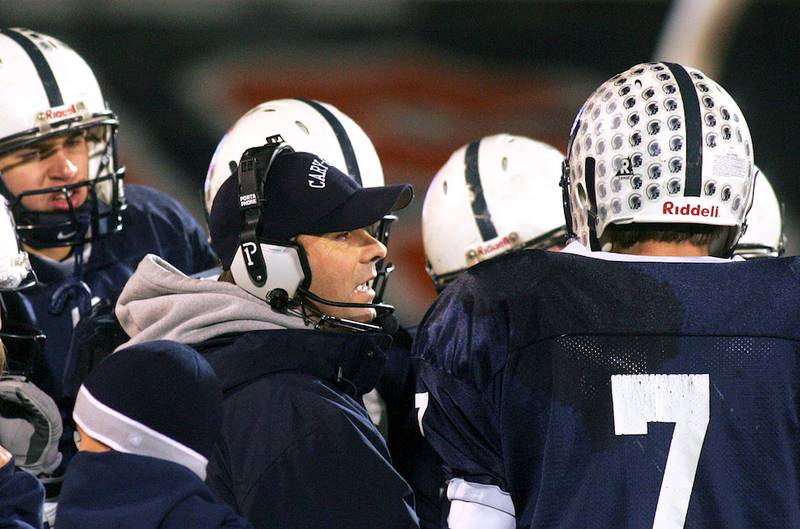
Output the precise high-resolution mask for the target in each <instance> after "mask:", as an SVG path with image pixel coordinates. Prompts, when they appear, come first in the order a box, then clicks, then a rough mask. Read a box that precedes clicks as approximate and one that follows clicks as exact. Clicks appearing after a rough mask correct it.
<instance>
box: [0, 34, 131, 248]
mask: <svg viewBox="0 0 800 529" xmlns="http://www.w3.org/2000/svg"><path fill="white" fill-rule="evenodd" d="M0 60H2V64H0V94H2V97H1V98H0V155H3V154H5V153H8V152H10V151H13V150H15V149H18V148H20V147H25V146H29V145H31V144H33V143H35V142H38V141H40V140H43V139H45V138H49V137H51V136H54V135H60V134H65V133H69V132H73V131H86V139H87V143H88V145H89V180H88V181H87V182H81V183H76V184H70V185H67V186H56V187H51V188H47V189H39V190H35V191H30V192H26V193H23V194H22V195H21V196H28V195H34V194H51V193H54V192H55V193H64V194H65V195H68V193H69V191H70V190H71V189H73V188H75V187H79V186H86V187H88V189H89V199H88V200H87V201H86V204H84V205H83V206H81V207H78V208H74V209H72V210H71V211H69V212H66V213H42V212H34V211H30V210H28V209H26V208H25V207H24V206H23V205H22V203H21V201H20V197H15V196H13V195H12V194H11V193H10V192H9V191H8V189H7V188H6V186H5V184H4V183H2V178H0V192H2V194H3V195H4V196H5V198H6V199H7V200H8V201H9V204H10V207H11V211H12V213H13V216H14V219H15V221H16V227H17V233H18V234H19V236H20V240H22V241H23V242H25V243H28V244H30V245H31V246H33V247H40V248H41V247H48V246H71V245H75V244H80V243H82V242H84V241H86V240H89V239H90V238H92V237H98V236H102V235H104V234H106V233H112V232H115V231H119V230H120V229H121V228H122V219H121V216H120V211H121V210H122V209H124V198H123V192H122V178H123V175H124V169H123V168H121V167H119V166H118V163H117V156H116V146H115V143H116V141H115V137H116V131H117V126H118V122H117V119H116V117H115V116H114V114H113V112H111V110H110V109H109V108H108V106H107V105H106V103H105V101H104V99H103V96H102V94H101V92H100V87H99V85H98V84H97V80H96V79H95V77H94V74H93V73H92V70H91V68H89V66H88V65H87V64H86V62H85V61H84V60H83V59H82V58H81V57H80V56H79V55H78V54H77V53H75V51H73V50H72V49H71V48H70V47H69V46H67V45H66V44H64V43H63V42H61V41H59V40H57V39H55V38H53V37H50V36H48V35H44V34H42V33H37V32H35V31H30V30H27V29H21V28H11V29H0ZM0 177H2V175H0ZM67 202H69V200H67ZM89 229H90V231H89ZM65 233H72V234H73V235H72V236H70V237H64V236H63V235H64V234H65ZM57 234H60V235H61V236H60V237H58V236H56V235H57Z"/></svg>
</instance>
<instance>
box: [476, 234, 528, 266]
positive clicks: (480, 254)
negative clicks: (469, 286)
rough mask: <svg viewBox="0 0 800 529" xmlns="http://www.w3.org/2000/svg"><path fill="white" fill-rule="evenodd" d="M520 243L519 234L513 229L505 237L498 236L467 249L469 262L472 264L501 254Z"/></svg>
mask: <svg viewBox="0 0 800 529" xmlns="http://www.w3.org/2000/svg"><path fill="white" fill-rule="evenodd" d="M518 245H519V235H518V234H517V232H515V231H512V232H511V233H509V234H508V235H503V237H497V238H495V239H493V240H491V241H488V242H486V243H485V244H481V245H478V246H474V247H472V248H470V249H469V250H468V251H467V255H466V258H467V264H468V265H470V266H472V265H474V264H475V263H480V262H481V261H484V260H486V259H489V258H490V257H494V256H495V255H499V254H501V253H503V252H506V251H508V250H510V249H512V248H515V247H516V246H518Z"/></svg>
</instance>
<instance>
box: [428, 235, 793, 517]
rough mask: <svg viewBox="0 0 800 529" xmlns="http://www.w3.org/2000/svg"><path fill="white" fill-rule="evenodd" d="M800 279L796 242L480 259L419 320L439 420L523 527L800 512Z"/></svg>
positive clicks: (463, 461)
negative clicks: (684, 258) (747, 256)
mask: <svg viewBox="0 0 800 529" xmlns="http://www.w3.org/2000/svg"><path fill="white" fill-rule="evenodd" d="M798 278H800V260H798V259H797V258H789V259H773V260H764V261H759V262H754V261H751V262H727V263H715V264H709V263H673V262H610V261H601V260H599V259H595V258H589V257H584V256H577V255H565V254H555V253H548V252H541V251H522V252H515V253H513V254H509V255H507V256H503V257H498V258H496V259H492V260H491V261H487V262H485V263H481V264H480V265H478V266H476V267H473V268H471V269H470V270H468V271H466V272H465V273H464V274H463V275H462V276H461V277H460V278H459V279H458V280H457V281H456V282H455V283H454V284H453V285H451V286H449V287H448V288H447V289H445V291H444V292H443V293H442V295H441V296H440V297H439V299H438V300H437V301H436V303H435V305H434V306H433V308H432V309H431V310H430V312H429V313H428V315H427V316H426V320H425V322H424V323H423V325H422V327H421V329H420V331H419V332H418V334H417V336H416V341H415V346H414V351H415V354H416V355H417V356H418V357H419V358H420V361H421V363H420V367H421V370H420V376H419V379H420V382H421V386H420V388H419V390H420V392H422V393H423V394H427V397H428V400H427V406H426V407H425V409H424V415H423V419H422V425H423V428H424V433H425V436H426V438H427V439H428V440H429V441H430V442H431V444H432V445H433V446H434V448H435V449H436V451H437V452H438V453H439V454H440V455H441V456H442V457H443V459H444V460H445V462H446V464H447V465H448V467H449V472H450V474H451V475H452V476H453V477H460V478H463V479H464V480H466V481H468V482H472V483H479V484H489V485H496V486H498V487H500V488H501V489H502V490H503V491H505V492H507V493H508V494H510V499H511V500H513V507H514V512H515V515H516V519H517V526H518V527H520V528H522V527H525V528H536V529H544V528H547V529H567V528H570V529H571V528H582V529H587V528H588V529H611V528H619V527H625V528H629V529H650V528H651V527H654V526H657V527H687V528H688V527H692V528H700V527H725V528H727V529H750V528H754V527H759V528H764V529H767V528H775V529H777V528H784V527H800V479H798V476H800V450H798V444H800V404H799V403H800V382H798V381H800V280H799V279H798Z"/></svg>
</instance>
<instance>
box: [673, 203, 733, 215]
mask: <svg viewBox="0 0 800 529" xmlns="http://www.w3.org/2000/svg"><path fill="white" fill-rule="evenodd" d="M662 213H664V215H687V216H691V217H719V206H711V207H710V208H704V207H702V206H700V205H699V204H698V205H694V206H692V205H691V204H686V205H685V206H676V205H675V204H673V203H672V202H664V209H663V211H662Z"/></svg>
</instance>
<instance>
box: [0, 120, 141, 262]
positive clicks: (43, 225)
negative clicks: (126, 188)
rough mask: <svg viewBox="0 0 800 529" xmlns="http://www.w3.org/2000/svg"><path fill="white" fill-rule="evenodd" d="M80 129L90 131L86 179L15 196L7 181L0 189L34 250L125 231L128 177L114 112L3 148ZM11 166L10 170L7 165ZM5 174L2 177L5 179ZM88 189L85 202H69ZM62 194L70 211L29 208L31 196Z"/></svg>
mask: <svg viewBox="0 0 800 529" xmlns="http://www.w3.org/2000/svg"><path fill="white" fill-rule="evenodd" d="M76 131H82V132H83V133H84V134H85V138H86V145H87V149H88V158H89V167H88V169H89V175H88V179H87V180H84V181H79V182H75V183H72V184H66V185H61V186H52V187H47V188H42V189H33V190H30V191H25V192H22V193H19V194H18V195H16V196H14V195H13V194H11V192H10V191H9V190H8V187H7V186H6V184H5V182H2V181H0V192H2V194H3V195H4V196H5V197H6V198H7V199H8V200H9V203H10V209H11V211H12V214H13V216H14V219H15V222H16V228H17V233H18V235H19V239H20V241H21V242H23V243H25V244H27V245H28V246H30V247H32V248H52V247H67V246H76V245H80V244H83V243H86V242H89V241H92V240H94V239H97V238H100V237H103V236H105V235H108V234H110V233H115V232H118V231H120V230H121V229H122V215H121V212H122V210H124V209H125V207H126V204H125V198H124V193H123V183H122V182H123V178H124V174H125V169H124V168H123V167H119V164H118V161H117V154H116V152H117V150H116V132H117V121H116V119H115V118H114V117H113V115H111V114H110V113H109V114H108V115H107V116H100V117H98V118H96V119H94V120H92V122H91V123H86V124H80V123H76V122H74V121H73V122H70V123H68V124H67V126H66V127H62V128H59V129H57V130H51V131H50V132H49V133H46V134H39V135H37V136H35V137H34V138H28V139H27V140H26V141H22V142H13V143H12V144H11V146H10V147H7V148H5V149H3V151H4V152H10V151H12V150H15V149H19V148H24V147H29V146H31V145H33V144H35V143H36V142H39V141H43V140H45V139H48V138H52V137H54V136H61V135H66V134H70V133H74V132H76ZM6 170H8V169H7V168H6ZM2 176H3V175H2V174H0V180H1V179H2ZM81 188H86V189H87V198H86V200H85V201H84V203H83V204H81V205H80V206H77V207H75V206H73V205H72V202H71V201H70V200H69V197H70V195H71V193H73V192H75V190H78V189H81ZM59 193H60V194H63V196H64V199H65V202H66V203H67V204H68V206H69V209H68V210H66V211H56V212H43V211H34V210H31V209H28V208H27V207H25V205H24V203H23V202H24V199H25V198H26V197H36V196H47V195H52V194H59Z"/></svg>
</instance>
